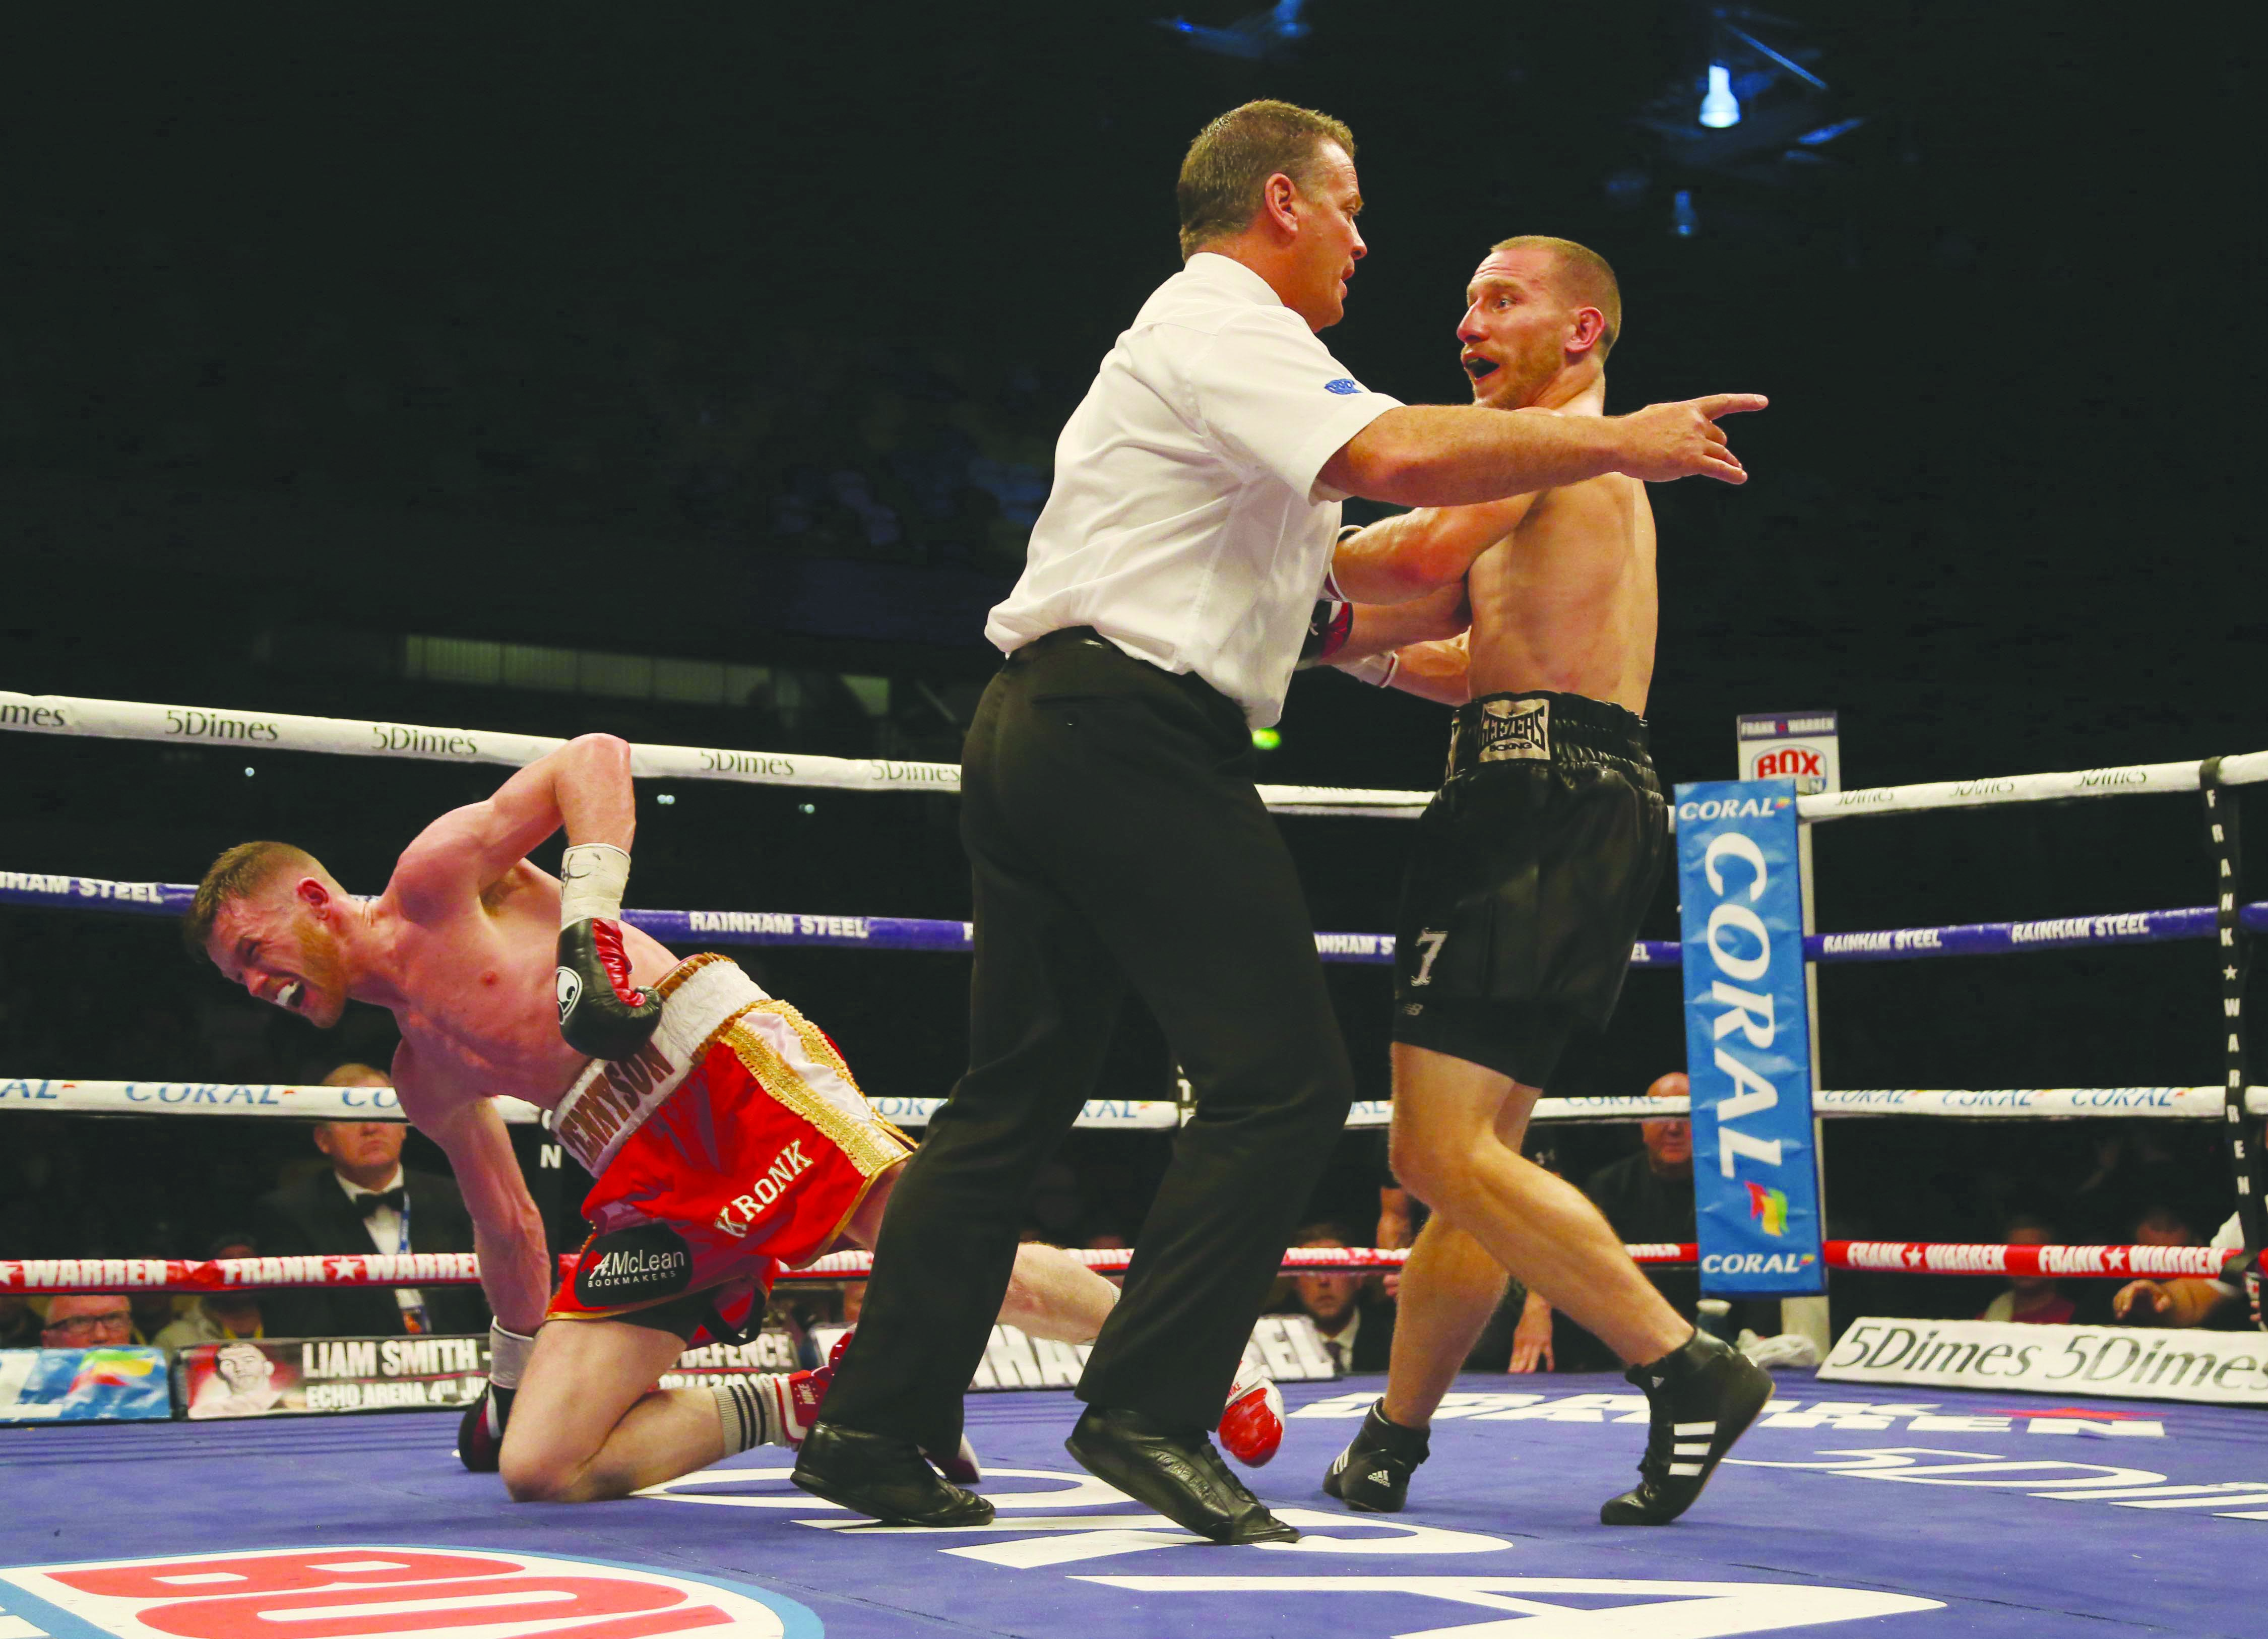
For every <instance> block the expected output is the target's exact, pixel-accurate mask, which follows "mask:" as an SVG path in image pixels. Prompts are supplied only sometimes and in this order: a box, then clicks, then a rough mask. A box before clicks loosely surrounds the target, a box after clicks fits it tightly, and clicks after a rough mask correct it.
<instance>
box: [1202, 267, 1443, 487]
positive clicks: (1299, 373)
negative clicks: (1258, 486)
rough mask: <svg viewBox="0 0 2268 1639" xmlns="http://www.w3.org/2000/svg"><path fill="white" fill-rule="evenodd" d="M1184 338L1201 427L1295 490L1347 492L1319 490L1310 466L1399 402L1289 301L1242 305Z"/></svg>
mask: <svg viewBox="0 0 2268 1639" xmlns="http://www.w3.org/2000/svg"><path fill="white" fill-rule="evenodd" d="M1190 341H1191V342H1192V345H1191V346H1190V347H1189V349H1188V352H1187V354H1186V355H1185V356H1184V358H1183V360H1182V374H1183V376H1184V378H1185V379H1186V382H1187V386H1188V387H1189V393H1190V395H1191V397H1192V399H1193V400H1194V408H1195V409H1196V411H1197V418H1198V420H1199V421H1200V422H1201V423H1203V426H1204V431H1205V433H1206V435H1207V436H1208V437H1210V438H1211V439H1212V440H1214V441H1215V442H1216V443H1217V444H1218V445H1219V446H1220V448H1221V449H1222V451H1223V452H1224V453H1226V455H1227V456H1228V457H1229V459H1232V460H1234V461H1236V462H1237V463H1239V464H1240V465H1241V466H1244V467H1249V468H1253V469H1256V470H1260V471H1264V472H1267V473H1270V474H1273V475H1274V476H1275V477H1276V478H1277V479H1278V481H1281V482H1282V483H1283V484H1285V486H1286V487H1287V488H1288V489H1291V490H1292V493H1294V494H1295V495H1300V496H1309V497H1311V498H1314V499H1322V500H1337V499H1342V498H1344V497H1343V496H1341V495H1340V493H1339V492H1338V491H1337V490H1335V489H1326V490H1323V491H1322V492H1318V490H1317V486H1316V474H1319V473H1321V472H1322V469H1323V464H1324V463H1325V462H1326V461H1328V460H1329V459H1331V457H1332V456H1334V455H1336V454H1337V452H1339V450H1340V449H1341V448H1342V447H1343V446H1344V445H1345V444H1346V442H1347V440H1348V439H1350V438H1351V437H1354V436H1355V434H1357V433H1359V432H1360V431H1361V430H1363V429H1364V428H1365V427H1367V426H1368V425H1370V423H1372V422H1373V421H1375V420H1377V419H1378V418H1379V417H1380V416H1381V415H1384V414H1385V413H1386V412H1387V411H1388V410H1390V409H1397V408H1400V407H1401V401H1400V400H1398V399H1394V398H1389V397H1388V395H1387V394H1385V393H1373V392H1372V391H1371V390H1370V389H1369V388H1368V387H1366V386H1363V385H1362V383H1360V382H1359V381H1357V380H1356V379H1354V375H1353V372H1351V371H1349V370H1348V369H1347V367H1346V366H1345V365H1344V364H1340V363H1339V361H1338V360H1337V359H1336V358H1333V357H1332V356H1331V354H1330V349H1329V348H1326V347H1325V346H1324V345H1323V344H1322V342H1319V341H1317V340H1316V339H1315V337H1314V333H1313V332H1311V331H1310V330H1309V329H1308V328H1307V324H1306V322H1305V321H1304V320H1301V319H1300V317H1299V315H1298V314H1296V313H1294V312H1292V311H1291V310H1290V309H1289V308H1278V309H1274V310H1272V311H1271V310H1268V309H1255V310H1253V311H1252V312H1250V313H1249V314H1244V313H1240V314H1238V315H1236V316H1235V317H1234V318H1233V319H1232V320H1229V322H1228V323H1227V324H1226V325H1224V326H1223V327H1221V328H1220V329H1219V331H1217V332H1215V333H1214V334H1212V335H1211V336H1209V337H1195V336H1193V337H1191V338H1190Z"/></svg>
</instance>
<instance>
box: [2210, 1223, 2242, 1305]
mask: <svg viewBox="0 0 2268 1639" xmlns="http://www.w3.org/2000/svg"><path fill="white" fill-rule="evenodd" d="M2205 1244H2206V1245H2207V1246H2211V1247H2212V1248H2213V1250H2214V1251H2215V1252H2242V1251H2243V1250H2244V1224H2243V1221H2242V1219H2241V1218H2239V1217H2238V1216H2237V1215H2236V1214H2235V1213H2234V1212H2232V1213H2230V1214H2229V1215H2228V1223H2226V1224H2222V1225H2221V1226H2220V1228H2219V1229H2217V1230H2215V1231H2213V1238H2212V1239H2211V1240H2209V1241H2207V1242H2206V1243H2205ZM2213 1284H2214V1285H2215V1286H2218V1287H2219V1288H2220V1290H2222V1291H2224V1292H2226V1293H2227V1294H2228V1296H2229V1297H2235V1296H2237V1290H2236V1288H2235V1285H2233V1284H2232V1283H2229V1282H2228V1281H2215V1282H2213Z"/></svg>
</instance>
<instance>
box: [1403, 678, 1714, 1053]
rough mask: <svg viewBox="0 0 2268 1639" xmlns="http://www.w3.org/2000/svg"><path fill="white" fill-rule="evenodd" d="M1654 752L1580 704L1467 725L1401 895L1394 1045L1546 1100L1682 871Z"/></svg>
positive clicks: (1638, 733)
mask: <svg viewBox="0 0 2268 1639" xmlns="http://www.w3.org/2000/svg"><path fill="white" fill-rule="evenodd" d="M1647 739H1648V737H1647V732H1646V719H1645V718H1643V717H1637V716H1634V715H1632V714H1631V713H1630V712H1628V711H1625V710H1624V709H1622V708H1621V707H1620V706H1614V705H1609V704H1607V703H1605V702H1602V701H1596V700H1588V699H1586V698H1584V697H1583V696H1582V695H1549V694H1519V695H1484V696H1482V697H1481V698H1480V699H1478V700H1475V701H1471V702H1468V703H1467V704H1465V705H1463V706H1462V707H1460V708H1459V709H1458V711H1457V717H1456V721H1455V723H1454V724H1453V725H1452V727H1451V728H1450V731H1449V765H1448V772H1447V775H1446V777H1445V778H1444V779H1443V781H1442V784H1441V790H1440V795H1438V796H1437V797H1434V798H1433V800H1432V803H1431V804H1430V805H1427V807H1426V809H1425V814H1424V815H1423V816H1422V817H1421V818H1420V819H1419V820H1418V841H1417V845H1416V847H1415V848H1414V849H1412V850H1411V854H1410V869H1409V872H1408V874H1407V876H1406V877H1405V878H1404V879H1403V889H1402V913H1401V918H1400V922H1399V923H1398V925H1397V926H1396V928H1395V957H1394V1032H1393V1034H1394V1040H1396V1041H1403V1042H1408V1043H1410V1045H1411V1046H1413V1047H1428V1048H1431V1049H1432V1051H1434V1052H1436V1053H1445V1054H1447V1055H1449V1056H1451V1057H1452V1058H1460V1059H1464V1060H1467V1061H1469V1062H1472V1063H1475V1064H1479V1065H1483V1066H1485V1067H1486V1068H1487V1069H1492V1070H1495V1071H1496V1072H1498V1073H1499V1075H1504V1076H1509V1077H1512V1078H1513V1080H1514V1081H1516V1082H1519V1083H1521V1084H1522V1085H1525V1086H1529V1087H1538V1088H1540V1087H1543V1086H1546V1085H1547V1084H1549V1083H1550V1078H1551V1076H1552V1074H1553V1072H1554V1071H1555V1070H1557V1068H1558V1064H1559V1059H1560V1056H1561V1055H1562V1054H1564V1053H1565V1051H1566V1047H1567V1043H1568V1041H1569V1040H1570V1039H1571V1038H1572V1035H1573V1033H1574V1032H1575V1031H1577V1030H1578V1029H1587V1030H1591V1031H1597V1030H1601V1029H1603V1028H1604V1027H1605V1025H1606V1023H1607V1020H1608V1019H1609V1018H1610V1017H1611V1016H1612V1015H1613V1013H1614V1011H1615V1003H1616V1000H1617V999H1618V998H1619V997H1620V996H1621V995H1622V989H1623V978H1624V974H1627V973H1628V972H1629V971H1630V959H1631V944H1633V942H1634V941H1635V940H1636V939H1637V937H1638V925H1639V922H1641V921H1642V920H1643V918H1644V917H1645V915H1646V907H1647V906H1648V905H1649V904H1651V903H1652V901H1653V891H1654V887H1655V885H1656V884H1657V883H1658V882H1659V881H1660V880H1661V871H1662V866H1663V864H1665V862H1666V861H1667V860H1668V854H1669V827H1668V805H1667V804H1666V803H1665V802H1664V801H1663V799H1662V794H1661V781H1660V779H1659V778H1657V777H1656V775H1655V774H1654V771H1653V758H1652V757H1651V756H1650V755H1649V754H1648V752H1647Z"/></svg>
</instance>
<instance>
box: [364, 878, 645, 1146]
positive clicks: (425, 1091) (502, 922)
mask: <svg viewBox="0 0 2268 1639" xmlns="http://www.w3.org/2000/svg"><path fill="white" fill-rule="evenodd" d="M406 858H407V856H405V859H406ZM400 886H401V873H400V872H399V871H397V873H396V876H395V879H394V882H393V883H390V884H388V885H387V891H386V894H385V896H384V897H383V898H382V899H381V900H379V904H378V907H377V915H378V917H379V919H380V921H381V923H382V926H383V928H384V930H385V933H386V936H387V939H388V942H389V945H390V950H391V953H392V956H393V959H394V960H393V966H392V988H393V989H394V990H395V991H396V992H397V993H398V995H399V996H400V999H399V1000H389V1001H388V1002H387V1003H386V1004H387V1006H388V1007H390V1009H391V1010H392V1011H393V1013H394V1022H395V1024H397V1025H399V1026H400V1027H401V1047H400V1049H399V1050H398V1051H397V1052H396V1053H395V1055H394V1084H395V1086H397V1087H398V1088H401V1090H402V1091H404V1093H405V1094H406V1095H408V1096H409V1097H410V1098H412V1099H415V1100H416V1102H417V1103H418V1104H420V1105H423V1106H427V1107H428V1108H430V1107H431V1105H432V1104H433V1103H434V1102H435V1101H437V1100H439V1101H445V1102H452V1103H453V1102H456V1101H458V1100H460V1099H480V1098H486V1097H489V1096H491V1095H501V1096H506V1097H511V1098H515V1099H526V1100H527V1102H528V1103H530V1104H535V1105H540V1106H542V1107H544V1108H545V1109H552V1108H556V1106H557V1105H558V1103H559V1100H560V1099H562V1098H563V1097H564V1096H565V1094H566V1091H567V1089H568V1088H569V1086H570V1085H571V1084H573V1082H574V1079H575V1077H576V1076H577V1075H578V1073H579V1072H580V1071H581V1070H582V1068H583V1066H584V1065H585V1064H586V1063H588V1062H590V1061H589V1060H587V1059H586V1058H585V1057H584V1056H583V1055H581V1054H579V1053H578V1052H576V1051H575V1050H574V1049H573V1048H572V1047H569V1046H568V1045H567V1044H566V1042H565V1041H564V1040H562V1039H561V1037H560V1034H559V1008H558V1003H557V1000H556V996H557V992H556V989H555V981H554V978H553V974H554V973H555V971H556V966H557V961H556V947H557V942H558V937H559V882H558V879H557V878H555V877H553V876H551V875H550V874H549V873H548V872H546V871H539V870H537V869H536V868H535V867H534V865H531V864H528V863H527V861H526V860H521V861H520V862H519V864H515V865H513V866H512V868H511V869H510V870H509V871H506V872H505V873H504V876H503V877H502V878H498V879H497V881H496V882H495V883H493V884H491V885H490V886H489V887H488V888H487V890H486V891H485V892H482V893H478V894H474V893H465V894H463V895H462V896H461V897H454V896H452V897H446V898H444V899H442V900H441V901H440V902H439V903H438V904H436V903H431V902H420V901H418V900H415V899H413V898H410V897H409V896H405V895H402V894H401V893H400V892H399V890H400ZM622 937H623V944H624V946H625V948H626V949H627V950H628V951H629V952H630V977H631V978H632V979H633V980H634V981H637V982H638V983H640V984H651V983H652V982H654V981H657V980H659V979H660V978H661V977H662V976H663V975H665V974H667V973H668V972H669V970H670V969H671V968H672V967H674V966H676V965H677V959H676V958H675V957H674V956H672V955H671V954H670V952H668V950H667V949H666V948H665V947H664V946H663V945H661V944H659V942H657V941H656V940H654V939H652V938H651V937H648V936H646V935H645V934H643V933H640V932H639V931H638V930H637V929H635V928H630V927H627V926H626V927H624V929H623V930H622ZM421 1124H422V1123H421Z"/></svg>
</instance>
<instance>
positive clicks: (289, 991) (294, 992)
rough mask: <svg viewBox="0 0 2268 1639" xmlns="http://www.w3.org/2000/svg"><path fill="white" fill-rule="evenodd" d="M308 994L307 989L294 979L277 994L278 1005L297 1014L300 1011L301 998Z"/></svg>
mask: <svg viewBox="0 0 2268 1639" xmlns="http://www.w3.org/2000/svg"><path fill="white" fill-rule="evenodd" d="M306 994H307V987H306V986H305V985H303V984H301V983H300V982H299V981H298V980H297V979H294V980H293V981H291V983H289V984H287V985H285V986H284V988H283V989H280V990H278V991H277V992H276V1006H278V1007H281V1008H285V1009H288V1010H289V1011H291V1012H294V1013H296V1012H298V1011H299V999H300V997H302V996H306Z"/></svg>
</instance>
